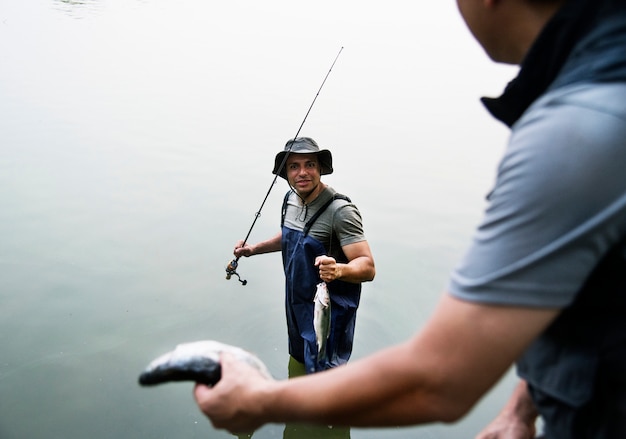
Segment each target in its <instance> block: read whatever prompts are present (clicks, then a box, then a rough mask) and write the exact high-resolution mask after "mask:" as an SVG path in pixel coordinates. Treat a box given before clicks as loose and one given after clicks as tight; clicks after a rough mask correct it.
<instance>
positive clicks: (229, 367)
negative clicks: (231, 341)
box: [194, 353, 274, 434]
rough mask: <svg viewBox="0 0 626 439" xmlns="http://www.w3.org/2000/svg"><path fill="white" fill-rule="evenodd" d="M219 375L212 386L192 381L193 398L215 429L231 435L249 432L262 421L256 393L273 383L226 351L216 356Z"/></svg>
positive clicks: (261, 391) (262, 422)
mask: <svg viewBox="0 0 626 439" xmlns="http://www.w3.org/2000/svg"><path fill="white" fill-rule="evenodd" d="M220 364H221V368H222V377H221V379H220V380H219V381H218V382H217V384H216V385H215V386H214V387H208V386H205V385H204V384H196V386H195V388H194V397H195V399H196V402H197V403H198V407H199V408H200V410H201V411H202V412H203V413H204V414H205V415H206V416H207V417H208V418H209V419H210V420H211V423H212V424H213V426H214V427H215V428H221V429H226V430H228V431H230V432H231V433H233V434H236V433H251V432H253V431H254V430H256V429H257V428H259V427H260V426H261V425H263V424H264V423H265V422H267V421H266V420H264V419H263V418H262V416H261V415H262V409H261V407H262V406H261V404H260V403H258V402H257V398H256V395H262V394H263V391H264V389H266V388H267V387H268V386H269V385H271V384H272V383H274V381H273V380H268V379H267V378H265V377H263V376H262V375H261V374H260V373H259V372H258V371H257V370H256V369H254V368H253V367H251V366H249V365H248V364H246V363H244V362H243V361H239V360H237V359H236V358H235V357H234V356H232V355H231V354H228V353H223V354H222V355H221V356H220Z"/></svg>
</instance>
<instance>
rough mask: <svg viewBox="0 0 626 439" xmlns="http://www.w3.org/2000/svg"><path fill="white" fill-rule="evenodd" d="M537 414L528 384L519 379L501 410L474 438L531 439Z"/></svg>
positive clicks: (533, 435) (533, 434)
mask: <svg viewBox="0 0 626 439" xmlns="http://www.w3.org/2000/svg"><path fill="white" fill-rule="evenodd" d="M538 415H539V414H538V413H537V409H536V408H535V404H534V403H533V401H532V399H531V397H530V393H529V392H528V384H527V383H526V381H523V380H521V381H520V382H519V383H518V384H517V386H516V387H515V390H514V391H513V395H511V398H510V399H509V401H508V402H507V403H506V405H505V406H504V408H503V409H502V411H501V412H500V413H499V414H498V416H497V417H496V418H495V419H494V420H493V421H491V422H490V423H489V425H487V426H486V427H485V428H484V429H483V431H481V432H480V433H479V434H478V435H477V436H476V439H532V438H534V437H535V433H536V432H535V421H536V420H537V416H538Z"/></svg>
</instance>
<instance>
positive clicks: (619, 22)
mask: <svg viewBox="0 0 626 439" xmlns="http://www.w3.org/2000/svg"><path fill="white" fill-rule="evenodd" d="M457 4H458V7H459V10H460V12H461V15H462V16H463V18H464V20H465V22H466V23H467V25H468V27H469V29H470V31H471V32H472V34H473V35H474V37H475V38H476V39H477V40H478V42H479V43H480V44H481V45H482V46H483V47H484V49H485V51H486V52H487V54H488V55H489V56H490V57H491V58H492V59H493V60H494V61H496V62H503V63H511V64H520V65H521V69H520V73H519V75H518V77H517V78H516V79H515V80H514V81H512V82H511V83H510V84H509V86H508V87H507V89H506V90H505V92H504V94H503V95H502V96H501V97H500V98H498V99H485V100H484V103H485V105H486V106H487V108H488V109H489V111H490V112H491V113H492V114H493V115H494V117H496V118H497V119H499V120H501V121H502V122H504V123H505V124H507V125H508V126H510V127H511V129H512V132H511V137H510V141H509V145H508V146H507V149H506V151H505V154H504V157H503V158H502V161H501V163H500V166H499V168H498V175H497V180H496V184H495V187H494V189H493V191H492V192H491V193H490V195H489V205H488V207H487V209H486V211H485V215H484V218H483V221H482V223H481V225H480V226H479V228H478V229H477V231H476V233H475V236H474V240H473V242H472V244H471V246H470V248H469V250H468V252H467V254H466V256H465V258H464V259H463V261H461V263H460V265H459V267H458V268H457V269H456V270H455V272H454V273H453V274H452V276H451V279H450V282H449V286H448V292H446V293H445V294H443V296H442V297H441V299H440V303H439V305H438V307H437V308H436V310H435V312H434V314H433V316H432V317H431V318H430V320H429V321H428V322H427V323H426V325H425V326H424V328H423V329H422V330H421V331H420V332H419V333H417V334H416V335H415V336H413V337H412V338H411V339H409V340H408V341H406V342H405V343H402V344H400V345H397V346H393V347H390V348H388V349H385V350H383V351H380V352H378V353H376V354H374V355H371V356H369V357H367V358H364V359H361V360H359V361H354V362H352V363H351V364H349V365H346V366H343V367H339V368H335V369H333V370H331V371H326V372H322V373H319V374H315V375H313V376H308V377H302V378H296V379H292V380H287V381H272V380H266V379H262V378H261V377H259V375H258V374H256V373H254V371H252V370H251V369H250V368H248V367H246V366H245V365H243V364H241V363H238V362H237V361H235V360H233V359H232V358H231V357H229V356H227V355H225V356H223V358H222V369H223V374H222V380H221V381H220V382H219V383H218V384H217V385H216V386H215V387H214V388H208V387H206V386H202V385H197V386H196V388H195V397H196V400H197V402H198V405H199V407H200V409H201V410H202V411H203V412H204V413H205V414H206V415H207V416H208V417H209V418H210V419H211V421H212V422H213V425H214V426H215V427H217V428H226V429H228V430H230V431H250V430H253V429H255V428H257V427H259V426H261V425H263V424H264V423H268V422H313V423H324V424H332V425H353V426H395V425H410V424H420V423H428V422H453V421H456V420H458V419H460V418H461V417H462V416H464V415H465V414H466V413H468V411H469V410H470V409H471V408H472V407H473V406H474V404H475V403H476V402H477V401H478V400H479V399H480V398H481V397H482V396H483V395H484V394H485V393H486V392H487V391H488V390H489V389H490V388H491V387H492V386H493V385H494V384H495V383H496V382H497V381H498V380H499V379H500V378H501V377H502V375H503V374H504V373H505V372H506V371H507V370H508V368H509V367H510V366H511V365H512V364H513V363H516V365H517V371H518V374H519V375H520V377H521V379H522V381H521V382H520V385H519V386H518V387H517V389H516V392H515V394H514V395H513V399H512V400H511V401H510V403H509V404H507V407H506V408H505V409H504V410H503V412H502V414H501V416H500V417H499V418H498V419H497V420H496V421H494V423H492V424H491V425H490V426H489V427H487V429H486V430H485V431H484V432H483V433H481V436H480V437H483V438H504V437H507V438H530V437H533V435H534V433H535V432H534V421H535V417H536V416H537V415H538V414H539V415H541V416H542V417H543V419H544V424H545V432H544V433H545V436H546V437H547V438H587V439H588V438H623V437H626V374H625V373H624V370H626V172H623V164H624V163H626V105H624V102H626V3H625V2H624V1H623V0H543V1H542V0H457Z"/></svg>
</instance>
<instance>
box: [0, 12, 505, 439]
mask: <svg viewBox="0 0 626 439" xmlns="http://www.w3.org/2000/svg"><path fill="white" fill-rule="evenodd" d="M438 3H441V4H428V5H426V4H424V5H422V4H421V3H420V2H408V1H407V2H392V3H385V5H384V7H383V6H382V3H380V2H364V1H358V2H357V1H347V2H341V4H339V5H337V4H336V2H331V1H330V0H328V1H321V2H315V3H314V4H306V5H305V4H299V3H296V2H288V1H286V0H284V1H268V2H255V1H252V0H247V1H245V0H244V1H232V2H206V1H202V0H186V1H184V2H168V1H164V0H82V1H81V0H64V1H63V0H21V1H19V2H14V1H9V0H0V206H1V208H0V347H1V354H0V438H1V439H24V438H29V439H35V438H37V439H38V438H46V439H49V438H62V439H74V438H76V439H79V438H80V439H84V438H90V439H100V438H176V439H181V438H228V437H232V436H231V435H229V434H228V433H226V432H223V431H217V430H214V429H213V428H212V427H211V425H210V423H209V422H208V421H207V420H206V419H205V418H204V417H203V416H202V415H201V414H200V412H199V411H198V409H197V407H196V405H195V403H194V401H193V399H192V395H191V394H192V384H191V383H177V384H167V385H163V386H159V387H155V388H149V389H146V388H140V387H139V386H138V384H137V377H138V375H139V373H140V372H141V370H142V369H143V368H144V367H145V366H146V365H147V363H148V362H149V361H150V360H152V359H153V358H154V357H156V356H157V355H160V354H162V353H164V352H166V351H169V350H171V349H172V348H173V347H174V346H175V345H176V344H178V343H182V342H188V341H194V340H202V339H215V340H219V341H222V342H226V343H230V344H235V345H238V346H242V347H244V348H247V349H249V350H252V351H254V352H255V353H256V354H258V355H259V357H261V358H262V359H263V360H264V361H265V362H266V363H267V365H268V367H269V368H270V370H271V371H272V373H273V374H274V376H275V377H276V378H285V377H286V376H287V361H288V354H287V342H286V324H285V318H284V309H283V289H282V287H283V275H282V267H281V262H280V256H279V255H278V254H272V255H263V256H258V257H254V258H250V259H243V260H241V261H240V266H239V272H240V273H241V275H242V277H243V278H245V279H247V281H248V284H247V285H246V286H242V285H241V284H240V283H239V282H237V281H236V280H235V279H234V278H233V279H231V280H230V281H227V280H226V279H225V266H226V264H227V263H228V262H229V260H230V259H231V258H232V248H233V246H234V243H235V242H236V241H237V240H238V239H242V238H243V237H244V236H245V234H246V233H247V231H248V229H249V227H250V225H251V223H252V221H253V220H254V218H255V212H257V211H258V209H259V206H260V204H261V201H262V200H263V197H264V196H265V194H266V193H267V191H268V190H269V189H270V187H272V186H271V183H272V178H273V176H272V175H271V173H270V171H271V169H272V165H273V158H274V155H275V154H276V153H277V152H278V151H279V150H281V149H282V147H283V145H284V143H285V141H286V140H287V139H289V138H291V137H293V135H295V134H296V132H297V129H298V127H299V126H300V124H301V122H302V121H303V118H304V116H305V114H306V110H307V109H308V108H309V105H310V104H311V102H312V100H313V98H314V97H315V96H316V93H317V91H318V88H319V86H320V84H321V82H322V80H323V78H324V76H325V75H326V73H327V71H328V69H329V68H330V65H331V62H332V60H333V59H334V57H335V56H336V54H337V53H338V50H339V49H340V47H342V46H344V47H345V49H344V51H343V52H342V54H341V56H340V58H339V59H338V61H337V64H336V65H335V68H334V69H333V71H332V72H331V74H330V76H329V78H328V81H327V83H326V84H325V85H324V88H323V90H322V91H321V93H320V94H319V96H318V99H317V101H316V103H315V106H314V107H313V108H312V111H311V113H310V114H309V116H308V118H307V120H306V123H305V124H304V127H303V129H302V131H301V133H300V134H301V135H308V136H311V137H313V138H315V139H316V140H317V141H318V143H320V145H321V146H322V147H324V148H329V149H331V150H332V152H333V156H334V165H335V171H336V172H335V174H333V175H330V176H327V177H326V178H324V181H325V182H326V183H328V184H330V185H331V186H333V187H334V188H336V189H337V190H339V191H340V192H342V193H345V194H347V195H349V196H350V197H351V198H352V199H353V201H354V202H355V204H356V205H357V206H358V207H359V208H360V210H361V212H362V214H363V217H364V224H365V228H366V234H367V237H368V241H369V243H370V246H371V248H372V251H373V253H374V257H375V260H376V266H377V277H376V279H375V280H374V282H372V283H368V284H366V285H365V286H364V288H363V298H362V305H361V308H360V311H359V315H358V320H357V332H356V339H355V349H354V353H353V358H361V357H363V356H366V355H367V354H368V353H371V352H373V351H375V350H377V349H379V348H382V347H384V346H388V345H390V344H393V343H397V342H400V341H403V340H405V339H406V338H407V337H409V336H411V334H413V333H414V332H415V331H416V330H418V329H419V328H420V326H422V325H423V324H424V322H425V321H426V319H427V318H428V315H429V314H430V312H431V311H432V309H433V307H434V305H435V303H436V301H437V298H438V296H439V294H440V293H441V292H442V291H443V289H444V288H445V284H446V279H447V276H448V273H449V272H450V270H451V269H452V268H453V266H454V264H455V262H456V261H457V260H458V259H459V257H460V256H461V254H462V252H463V249H464V248H465V247H466V245H467V243H468V241H469V239H470V237H471V233H472V229H473V227H474V226H475V225H476V223H477V222H478V220H479V218H480V214H481V209H482V208H483V200H484V196H485V194H486V193H487V192H488V190H489V188H490V185H491V183H492V180H493V175H494V172H495V167H496V164H497V159H498V156H499V154H500V152H501V150H502V146H503V144H504V142H505V141H506V136H507V132H506V130H505V129H504V128H503V127H502V126H500V125H498V123H497V122H495V121H493V120H491V119H490V117H489V116H488V115H487V114H486V112H485V111H483V109H482V108H481V106H480V104H479V102H478V98H479V97H480V96H481V95H483V94H497V93H499V91H500V90H501V89H502V88H503V87H504V85H505V84H506V81H508V80H509V79H510V78H511V77H512V76H513V75H514V71H512V70H511V69H510V68H506V67H497V66H493V65H491V64H490V63H489V62H488V60H487V59H486V57H485V56H484V54H483V53H482V51H481V49H480V48H479V47H478V45H477V44H476V43H475V42H474V41H473V40H472V39H471V37H470V36H469V34H468V32H467V30H466V29H465V27H464V25H463V23H462V22H461V20H460V18H459V17H458V13H457V11H456V9H455V5H454V2H453V1H451V0H450V1H445V2H438ZM286 190H287V187H286V184H285V183H284V182H283V181H278V182H277V184H276V185H275V186H274V187H272V190H271V191H270V195H269V197H268V201H267V203H266V204H265V206H264V207H263V209H262V211H261V216H260V217H259V219H258V221H257V223H256V225H255V227H254V228H253V231H252V234H251V236H250V239H249V240H250V241H251V242H255V241H257V240H260V239H264V238H266V237H268V236H270V235H272V234H274V233H276V232H277V231H278V226H279V210H280V203H281V200H282V196H283V194H284V192H285V191H286ZM513 383H514V377H513V375H512V374H511V373H510V374H509V375H507V376H506V377H505V379H504V380H503V381H502V382H501V383H500V384H499V385H498V386H497V387H496V388H494V390H493V391H492V392H491V393H490V394H489V395H487V397H486V398H485V399H484V400H482V401H481V403H480V404H479V405H478V406H477V407H476V408H475V409H474V410H473V411H472V412H471V413H470V414H469V415H468V416H467V417H466V418H464V419H463V420H462V421H461V422H459V423H457V424H454V425H428V426H422V427H412V428H396V429H352V430H351V431H349V432H348V433H349V435H350V437H351V438H353V439H364V438H406V437H412V438H470V437H473V436H474V435H475V434H476V433H477V432H478V431H479V430H480V429H481V427H482V426H484V425H485V424H486V423H487V422H488V421H489V420H490V419H491V418H492V417H493V416H494V415H495V414H496V412H497V411H498V410H499V408H500V406H501V404H502V403H503V402H504V401H505V399H506V398H507V396H508V394H509V392H510V389H511V388H512V385H513ZM284 430H285V426H283V425H269V426H266V427H264V428H262V429H261V430H259V431H257V432H256V433H255V434H254V438H257V439H263V438H279V437H283V435H284V436H285V437H297V438H309V437H329V438H330V437H345V433H346V432H345V431H337V430H328V429H326V430H325V429H321V430H320V429H317V430H312V431H311V430H308V429H306V428H300V427H293V426H291V427H288V428H287V430H288V431H287V433H284Z"/></svg>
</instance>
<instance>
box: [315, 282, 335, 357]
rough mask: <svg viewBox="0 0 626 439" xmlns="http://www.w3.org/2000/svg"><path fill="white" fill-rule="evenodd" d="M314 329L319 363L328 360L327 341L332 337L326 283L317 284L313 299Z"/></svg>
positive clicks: (328, 295)
mask: <svg viewBox="0 0 626 439" xmlns="http://www.w3.org/2000/svg"><path fill="white" fill-rule="evenodd" d="M313 302H314V303H315V307H314V309H313V327H314V329H315V339H316V341H317V361H318V362H319V361H322V360H324V359H326V341H327V340H328V336H329V335H330V312H331V309H330V293H329V291H328V286H327V285H326V282H320V283H319V284H317V289H316V291H315V297H314V299H313Z"/></svg>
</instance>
